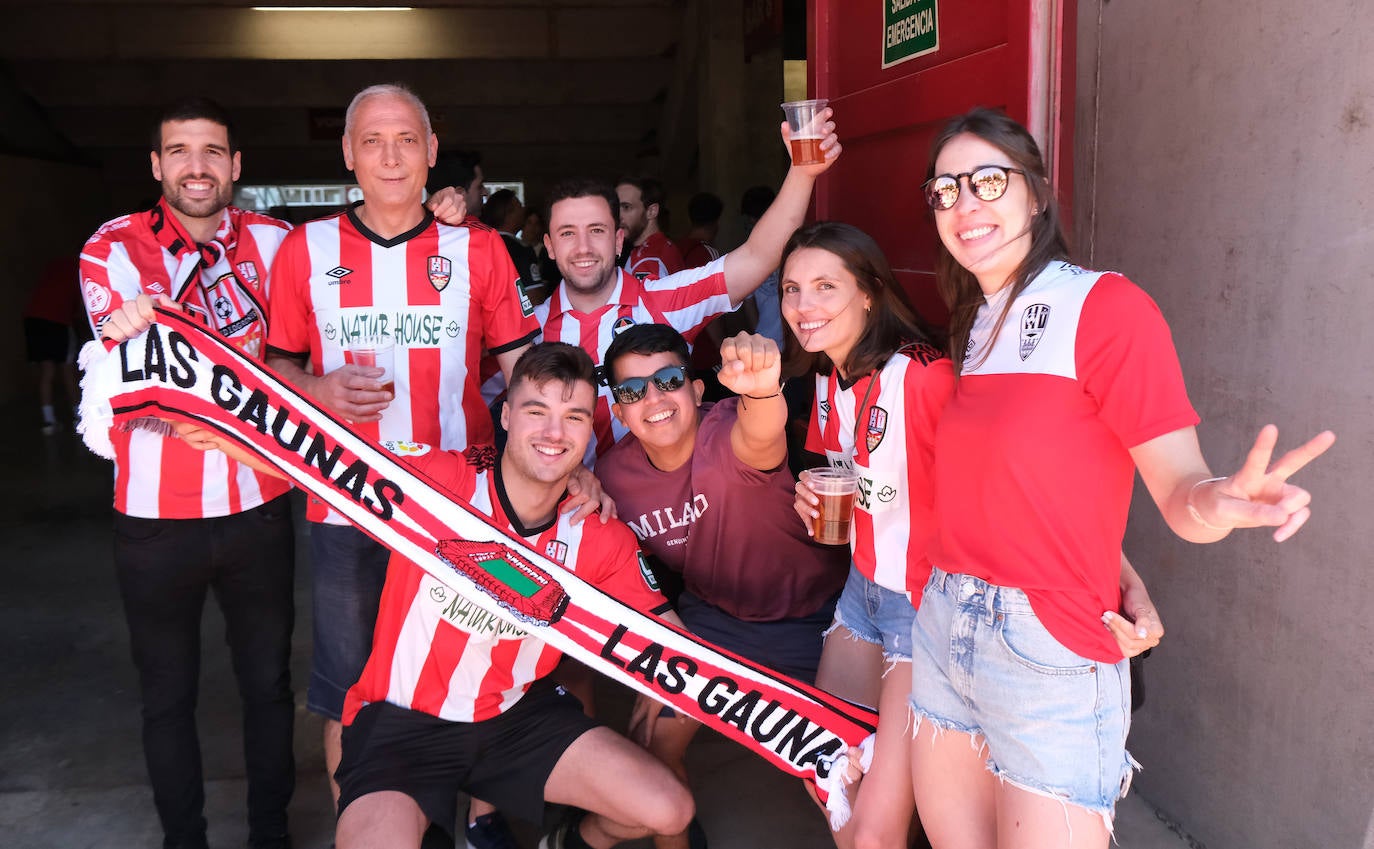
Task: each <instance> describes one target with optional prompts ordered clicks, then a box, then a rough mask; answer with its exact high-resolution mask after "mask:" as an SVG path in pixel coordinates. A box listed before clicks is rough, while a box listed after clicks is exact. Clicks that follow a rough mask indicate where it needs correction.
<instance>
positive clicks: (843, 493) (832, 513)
mask: <svg viewBox="0 0 1374 849" xmlns="http://www.w3.org/2000/svg"><path fill="white" fill-rule="evenodd" d="M805 475H806V477H805V479H804V481H803V482H804V483H805V484H806V486H807V487H808V488H809V489H810V490H811V491H812V492H814V493H816V497H817V498H818V499H820V504H817V505H816V512H818V513H820V515H819V516H817V517H815V518H814V519H812V520H811V536H812V538H813V539H815V540H816V542H820V543H824V544H826V545H848V544H849V524H850V521H851V520H852V519H853V518H854V495H855V493H856V492H858V489H859V475H858V473H856V472H855V471H854V470H853V469H838V468H835V467H833V466H822V467H821V468H819V469H807V470H806V472H805Z"/></svg>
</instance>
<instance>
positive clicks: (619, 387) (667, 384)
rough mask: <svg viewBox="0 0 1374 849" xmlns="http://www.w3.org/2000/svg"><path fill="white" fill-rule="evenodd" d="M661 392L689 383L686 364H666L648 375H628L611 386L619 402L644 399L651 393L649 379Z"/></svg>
mask: <svg viewBox="0 0 1374 849" xmlns="http://www.w3.org/2000/svg"><path fill="white" fill-rule="evenodd" d="M651 380H652V381H653V382H654V386H655V387H657V388H658V391H659V392H674V391H676V390H678V389H681V388H682V387H683V385H684V384H685V383H687V367H686V366H664V367H663V368H661V369H659V370H658V371H656V372H654V373H653V374H651V375H649V376H648V377H627V378H625V379H624V380H622V381H620V382H619V383H617V384H615V385H614V386H612V387H611V397H613V398H615V401H616V403H617V404H633V403H635V402H637V401H643V400H644V396H645V395H647V394H649V381H651Z"/></svg>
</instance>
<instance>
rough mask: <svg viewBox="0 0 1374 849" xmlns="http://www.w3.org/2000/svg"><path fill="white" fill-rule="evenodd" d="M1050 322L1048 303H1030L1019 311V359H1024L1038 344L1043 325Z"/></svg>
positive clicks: (1042, 333)
mask: <svg viewBox="0 0 1374 849" xmlns="http://www.w3.org/2000/svg"><path fill="white" fill-rule="evenodd" d="M1049 323H1050V307H1049V304H1031V305H1030V306H1028V307H1026V309H1025V311H1024V312H1022V313H1021V359H1023V360H1024V359H1026V358H1027V357H1029V356H1030V355H1031V352H1032V351H1034V350H1035V346H1036V345H1039V344H1040V338H1041V337H1042V336H1044V335H1045V325H1047V324H1049Z"/></svg>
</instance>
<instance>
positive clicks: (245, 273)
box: [234, 259, 261, 289]
mask: <svg viewBox="0 0 1374 849" xmlns="http://www.w3.org/2000/svg"><path fill="white" fill-rule="evenodd" d="M234 270H236V271H237V272H238V273H239V279H240V280H242V281H243V282H244V283H247V284H248V285H249V286H252V287H253V288H254V289H259V288H261V286H260V285H259V284H258V265H257V263H255V262H253V261H252V260H251V259H246V260H244V261H243V262H240V263H239V264H238V265H235V266H234Z"/></svg>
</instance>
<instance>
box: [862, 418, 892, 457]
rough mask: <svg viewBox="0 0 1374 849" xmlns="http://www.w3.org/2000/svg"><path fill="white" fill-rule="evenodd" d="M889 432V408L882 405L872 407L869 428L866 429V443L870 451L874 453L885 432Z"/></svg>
mask: <svg viewBox="0 0 1374 849" xmlns="http://www.w3.org/2000/svg"><path fill="white" fill-rule="evenodd" d="M885 433H887V410H884V409H883V408H882V407H872V408H870V409H869V411H868V428H867V430H865V431H864V444H865V445H867V446H868V453H870V454H872V453H873V452H874V450H875V449H877V447H878V445H879V444H881V443H882V441H883V434H885Z"/></svg>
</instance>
